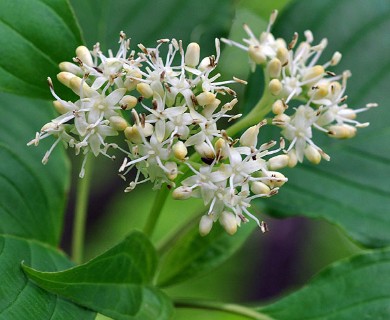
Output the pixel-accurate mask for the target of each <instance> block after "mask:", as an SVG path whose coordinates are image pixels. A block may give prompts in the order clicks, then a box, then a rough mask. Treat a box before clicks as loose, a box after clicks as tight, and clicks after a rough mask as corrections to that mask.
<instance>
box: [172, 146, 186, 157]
mask: <svg viewBox="0 0 390 320" xmlns="http://www.w3.org/2000/svg"><path fill="white" fill-rule="evenodd" d="M172 150H173V155H174V156H175V157H176V158H177V159H179V160H184V159H185V157H186V156H187V152H188V151H187V147H186V146H185V144H184V142H183V141H178V142H176V143H175V144H174V145H173V146H172Z"/></svg>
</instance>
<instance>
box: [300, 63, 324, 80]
mask: <svg viewBox="0 0 390 320" xmlns="http://www.w3.org/2000/svg"><path fill="white" fill-rule="evenodd" d="M323 75H325V69H324V67H323V66H320V65H316V66H314V67H311V68H308V69H307V70H306V72H305V74H304V76H303V78H302V81H311V80H313V81H318V80H319V79H321V78H322V76H323Z"/></svg>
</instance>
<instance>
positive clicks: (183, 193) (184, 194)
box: [172, 186, 192, 200]
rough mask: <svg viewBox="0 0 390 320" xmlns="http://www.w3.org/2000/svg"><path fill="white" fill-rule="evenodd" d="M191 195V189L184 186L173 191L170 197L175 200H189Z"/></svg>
mask: <svg viewBox="0 0 390 320" xmlns="http://www.w3.org/2000/svg"><path fill="white" fill-rule="evenodd" d="M191 195H192V189H191V188H189V187H185V186H180V187H178V188H176V189H175V190H173V192H172V197H173V199H175V200H186V199H189V198H191Z"/></svg>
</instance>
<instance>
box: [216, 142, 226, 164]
mask: <svg viewBox="0 0 390 320" xmlns="http://www.w3.org/2000/svg"><path fill="white" fill-rule="evenodd" d="M225 147H226V141H225V139H223V138H219V139H218V140H217V141H216V142H215V152H216V153H217V156H218V158H219V159H222V158H226V157H228V155H227V154H226V151H225Z"/></svg>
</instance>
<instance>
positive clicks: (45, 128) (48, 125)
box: [41, 122, 58, 132]
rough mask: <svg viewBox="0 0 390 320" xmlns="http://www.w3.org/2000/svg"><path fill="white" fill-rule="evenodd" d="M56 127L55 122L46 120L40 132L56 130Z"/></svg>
mask: <svg viewBox="0 0 390 320" xmlns="http://www.w3.org/2000/svg"><path fill="white" fill-rule="evenodd" d="M57 128H58V125H57V124H55V123H54V122H48V123H46V124H45V125H44V126H43V127H42V128H41V132H47V131H51V130H56V129H57Z"/></svg>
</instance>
